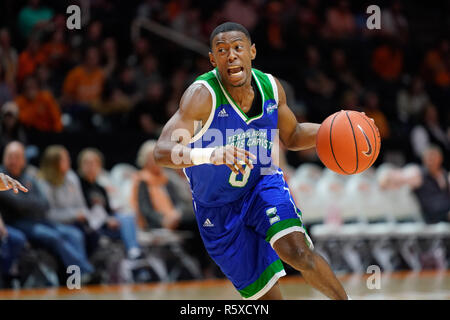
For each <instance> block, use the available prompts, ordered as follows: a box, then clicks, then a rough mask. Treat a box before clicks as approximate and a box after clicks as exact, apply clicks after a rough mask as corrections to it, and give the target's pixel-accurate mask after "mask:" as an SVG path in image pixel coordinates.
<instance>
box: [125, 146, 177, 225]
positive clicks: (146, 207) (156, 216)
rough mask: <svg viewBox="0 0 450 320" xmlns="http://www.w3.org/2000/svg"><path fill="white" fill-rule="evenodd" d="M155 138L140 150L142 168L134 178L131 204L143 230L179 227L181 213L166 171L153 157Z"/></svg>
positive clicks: (139, 156)
mask: <svg viewBox="0 0 450 320" xmlns="http://www.w3.org/2000/svg"><path fill="white" fill-rule="evenodd" d="M155 144H156V141H153V140H151V141H148V142H146V143H144V144H143V145H142V146H141V148H140V149H139V152H138V159H137V163H138V166H139V167H141V168H142V169H141V170H140V171H139V173H138V174H137V175H136V177H135V178H134V181H133V191H132V199H131V203H132V206H133V207H134V209H135V212H137V213H138V220H137V221H138V225H139V227H140V228H141V229H147V228H161V227H163V228H168V229H176V228H177V227H178V225H179V223H180V219H181V213H180V212H179V211H178V210H177V209H176V207H175V206H174V204H173V202H172V200H171V198H170V196H169V194H168V192H167V184H168V183H169V180H168V178H167V176H166V174H165V173H164V170H163V169H162V168H161V167H159V166H157V165H156V163H155V160H154V158H153V150H154V148H155Z"/></svg>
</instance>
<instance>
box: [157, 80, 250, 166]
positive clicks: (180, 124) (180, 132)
mask: <svg viewBox="0 0 450 320" xmlns="http://www.w3.org/2000/svg"><path fill="white" fill-rule="evenodd" d="M211 108H212V97H211V94H210V92H209V91H208V89H207V88H206V87H204V86H203V85H202V84H195V83H194V84H192V85H191V86H190V87H189V88H188V89H187V90H186V91H185V93H184V94H183V96H182V98H181V101H180V107H179V109H178V110H177V112H176V113H175V114H174V115H173V116H172V118H171V119H170V120H169V121H168V122H167V124H166V125H165V126H164V128H163V130H162V132H161V135H160V137H159V139H158V142H157V144H156V147H155V150H154V157H155V161H156V163H157V164H158V165H160V166H164V167H169V168H186V167H190V166H193V165H199V164H205V163H211V164H214V165H221V164H225V165H227V166H228V167H229V168H230V169H231V170H232V171H233V172H235V173H239V172H238V171H241V172H242V173H243V174H244V172H245V170H244V168H243V163H246V164H248V165H249V166H250V167H251V168H253V165H252V163H251V161H250V160H249V158H250V157H251V158H255V157H254V156H253V155H252V154H250V153H249V152H248V151H246V150H243V149H240V148H236V147H234V146H223V147H217V148H203V149H202V148H193V149H191V148H189V147H188V146H187V144H189V142H190V140H191V138H192V137H193V136H194V134H195V131H196V129H198V128H196V127H195V126H196V124H197V123H199V122H201V123H202V124H204V123H206V121H207V120H208V117H209V115H210V112H211Z"/></svg>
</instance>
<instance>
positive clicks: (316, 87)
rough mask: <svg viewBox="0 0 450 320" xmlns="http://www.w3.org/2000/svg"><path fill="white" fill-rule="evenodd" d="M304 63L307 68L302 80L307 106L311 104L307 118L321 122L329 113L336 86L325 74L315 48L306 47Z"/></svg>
mask: <svg viewBox="0 0 450 320" xmlns="http://www.w3.org/2000/svg"><path fill="white" fill-rule="evenodd" d="M306 62H307V67H306V68H305V70H304V73H303V78H304V79H305V87H306V92H307V94H308V99H310V101H309V104H311V108H310V109H309V111H308V112H309V113H310V114H308V117H309V118H310V120H311V121H317V122H322V121H323V120H324V119H325V118H326V117H327V116H328V115H329V114H330V112H331V108H332V107H331V102H332V97H333V94H334V92H335V90H336V84H335V82H334V81H333V80H332V79H330V78H329V77H328V76H327V75H326V74H325V72H324V70H323V68H322V66H321V63H322V62H321V55H320V52H319V50H318V49H317V47H315V46H308V47H307V49H306Z"/></svg>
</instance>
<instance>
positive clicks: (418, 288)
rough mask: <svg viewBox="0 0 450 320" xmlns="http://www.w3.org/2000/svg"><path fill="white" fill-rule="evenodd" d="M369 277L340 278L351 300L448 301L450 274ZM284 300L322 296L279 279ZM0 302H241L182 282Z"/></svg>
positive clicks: (225, 292) (215, 287)
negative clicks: (376, 283) (374, 285)
mask: <svg viewBox="0 0 450 320" xmlns="http://www.w3.org/2000/svg"><path fill="white" fill-rule="evenodd" d="M369 277H370V275H343V276H340V277H339V279H340V280H341V281H342V283H343V285H344V287H345V288H346V290H347V292H348V293H349V294H350V296H351V297H352V298H353V299H354V300H360V299H364V300H366V299H369V300H379V299H383V300H418V299H421V300H422V299H423V300H429V299H431V300H449V299H450V271H424V272H416V273H415V272H397V273H392V274H381V281H380V282H379V283H380V286H379V289H377V288H374V289H369V288H368V286H367V282H368V280H369V282H370V283H373V282H371V281H370V279H369ZM280 286H281V290H282V293H283V295H284V297H285V299H289V300H297V299H298V300H321V299H326V297H325V296H323V295H322V294H320V293H318V292H317V291H315V290H313V289H312V288H311V287H310V286H308V285H307V284H306V283H305V281H304V280H303V279H302V278H301V277H300V276H286V277H283V278H282V279H281V280H280ZM0 299H51V300H60V299H88V300H103V299H119V300H121V299H136V300H240V299H241V298H240V296H239V295H238V293H237V292H236V291H235V289H234V288H233V286H232V285H231V284H230V282H229V281H227V280H222V279H221V280H204V281H184V282H176V283H153V284H134V285H101V286H86V287H84V288H82V289H80V290H69V289H67V288H53V289H27V290H0Z"/></svg>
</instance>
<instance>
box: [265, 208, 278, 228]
mask: <svg viewBox="0 0 450 320" xmlns="http://www.w3.org/2000/svg"><path fill="white" fill-rule="evenodd" d="M266 215H267V217H268V218H269V222H270V225H272V224H274V223H275V222H277V221H280V217H279V216H278V215H277V208H276V207H273V208H269V209H267V210H266Z"/></svg>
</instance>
